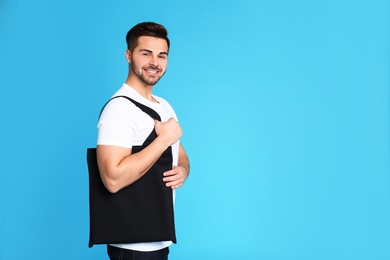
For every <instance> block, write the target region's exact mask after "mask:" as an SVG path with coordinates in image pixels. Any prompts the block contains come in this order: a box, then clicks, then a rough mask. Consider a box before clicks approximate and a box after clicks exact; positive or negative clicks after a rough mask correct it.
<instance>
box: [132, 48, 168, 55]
mask: <svg viewBox="0 0 390 260" xmlns="http://www.w3.org/2000/svg"><path fill="white" fill-rule="evenodd" d="M139 51H140V52H141V51H146V52H148V53H153V52H152V51H151V50H148V49H141V50H139ZM159 54H164V55H167V56H168V52H165V51H162V52H160V53H159Z"/></svg>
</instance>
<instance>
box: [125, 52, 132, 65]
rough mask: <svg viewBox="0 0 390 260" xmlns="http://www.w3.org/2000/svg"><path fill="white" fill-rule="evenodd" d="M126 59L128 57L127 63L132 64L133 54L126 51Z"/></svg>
mask: <svg viewBox="0 0 390 260" xmlns="http://www.w3.org/2000/svg"><path fill="white" fill-rule="evenodd" d="M125 57H126V61H127V63H129V64H130V61H131V52H130V51H129V50H126V52H125Z"/></svg>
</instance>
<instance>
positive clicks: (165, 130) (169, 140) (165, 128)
mask: <svg viewBox="0 0 390 260" xmlns="http://www.w3.org/2000/svg"><path fill="white" fill-rule="evenodd" d="M154 126H155V129H156V134H157V136H158V137H160V138H163V140H165V142H166V144H167V146H170V145H172V144H174V143H176V142H177V141H178V140H179V139H180V137H181V135H182V134H183V133H182V131H181V127H180V124H179V123H178V122H177V121H176V120H175V119H173V118H170V119H169V120H168V121H166V122H164V123H162V122H160V121H157V120H155V121H154Z"/></svg>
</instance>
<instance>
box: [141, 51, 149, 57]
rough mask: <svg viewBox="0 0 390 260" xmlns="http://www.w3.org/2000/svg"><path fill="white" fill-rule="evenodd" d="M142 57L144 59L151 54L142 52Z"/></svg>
mask: <svg viewBox="0 0 390 260" xmlns="http://www.w3.org/2000/svg"><path fill="white" fill-rule="evenodd" d="M141 55H142V56H144V57H148V56H149V53H148V52H142V53H141Z"/></svg>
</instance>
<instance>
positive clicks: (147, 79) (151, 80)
mask: <svg viewBox="0 0 390 260" xmlns="http://www.w3.org/2000/svg"><path fill="white" fill-rule="evenodd" d="M130 69H131V70H132V71H133V73H134V74H135V75H136V76H137V78H138V79H139V80H141V81H142V82H143V83H145V84H146V85H148V86H154V85H155V84H157V82H158V81H159V80H160V79H161V77H162V76H164V74H165V72H164V73H163V74H161V76H160V75H159V73H160V72H161V68H159V66H153V65H149V66H144V67H142V68H140V67H138V66H137V65H135V63H134V61H133V60H131V65H130ZM148 69H152V70H157V72H158V73H157V74H156V75H153V76H148V75H145V74H144V73H143V72H144V70H148Z"/></svg>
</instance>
